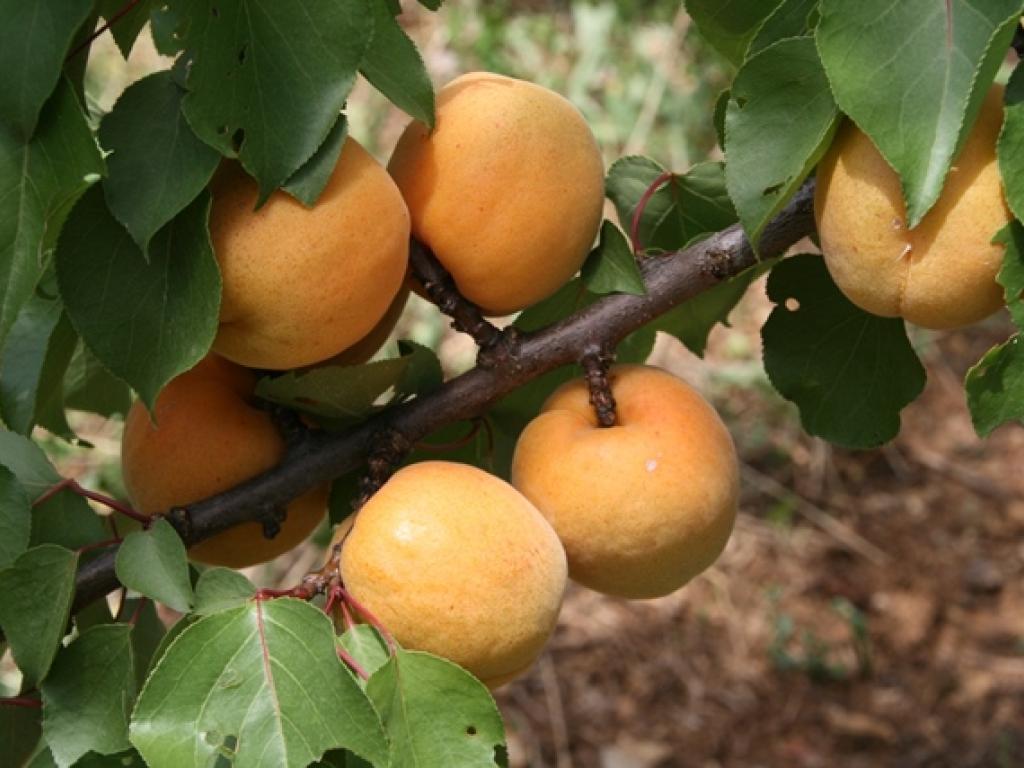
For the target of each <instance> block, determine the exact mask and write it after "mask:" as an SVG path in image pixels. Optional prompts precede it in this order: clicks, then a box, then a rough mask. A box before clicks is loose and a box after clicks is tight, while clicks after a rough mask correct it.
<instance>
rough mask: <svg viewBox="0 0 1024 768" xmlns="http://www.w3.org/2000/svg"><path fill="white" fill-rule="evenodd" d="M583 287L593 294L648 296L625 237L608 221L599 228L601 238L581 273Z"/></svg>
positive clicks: (638, 267)
mask: <svg viewBox="0 0 1024 768" xmlns="http://www.w3.org/2000/svg"><path fill="white" fill-rule="evenodd" d="M580 276H581V277H582V278H583V284H584V285H585V286H586V287H587V290H589V291H591V292H592V293H598V294H606V293H631V294H633V295H636V296H642V295H644V294H645V293H647V287H646V286H645V285H644V277H643V275H641V274H640V266H639V265H638V264H637V263H636V256H634V255H633V249H632V248H630V247H629V243H627V242H626V236H625V235H623V234H622V232H621V231H620V230H619V228H618V227H616V226H615V225H614V224H612V223H611V222H610V221H605V222H604V223H603V224H601V237H600V239H599V240H598V243H597V247H596V248H595V249H594V250H593V251H591V252H590V255H589V256H588V257H587V260H586V262H584V264H583V270H582V272H581V273H580Z"/></svg>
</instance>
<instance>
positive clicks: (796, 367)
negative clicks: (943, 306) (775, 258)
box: [761, 254, 925, 448]
mask: <svg viewBox="0 0 1024 768" xmlns="http://www.w3.org/2000/svg"><path fill="white" fill-rule="evenodd" d="M768 298H769V299H771V300H772V301H773V302H774V303H775V304H776V305H777V306H776V307H775V308H774V309H773V310H772V313H771V316H770V317H769V318H768V322H766V323H765V324H764V327H763V328H762V329H761V338H762V341H763V342H764V367H765V370H766V371H767V373H768V378H769V379H771V382H772V384H773V385H774V386H775V388H776V389H777V390H778V391H779V393H780V394H781V395H782V396H783V397H785V398H786V399H787V400H792V401H793V402H794V403H796V405H797V407H798V408H799V409H800V420H801V422H802V423H803V426H804V429H805V430H806V431H807V432H808V433H809V434H812V435H816V436H818V437H822V438H824V439H826V440H829V441H830V442H833V443H836V444H838V445H842V446H845V447H848V448H872V447H875V446H878V445H881V444H882V443H884V442H886V441H888V440H891V439H892V438H893V437H895V436H896V434H897V433H898V432H899V428H900V411H901V410H902V409H903V407H904V406H905V405H907V404H908V403H910V402H911V401H912V400H914V399H915V398H916V397H917V396H918V395H919V394H920V393H921V390H922V389H923V388H924V382H925V372H924V368H923V367H922V366H921V362H920V361H919V360H918V359H917V356H916V355H915V354H914V350H913V348H912V347H911V346H910V342H909V340H908V339H907V333H906V329H905V328H904V325H903V321H902V320H899V319H893V318H882V317H876V316H874V315H869V314H868V313H866V312H864V311H863V310H861V309H859V308H857V307H855V306H854V305H853V304H851V303H850V301H849V300H848V299H847V298H846V297H845V296H843V294H842V293H841V292H840V291H839V289H838V288H837V287H836V286H835V283H833V282H832V278H831V277H830V276H829V274H828V270H827V269H826V268H825V262H824V260H823V259H822V258H821V257H820V256H814V255H807V254H805V255H800V256H793V257H790V258H787V259H784V260H782V261H781V262H779V263H778V264H777V265H776V266H775V268H774V269H772V272H771V275H770V276H769V277H768Z"/></svg>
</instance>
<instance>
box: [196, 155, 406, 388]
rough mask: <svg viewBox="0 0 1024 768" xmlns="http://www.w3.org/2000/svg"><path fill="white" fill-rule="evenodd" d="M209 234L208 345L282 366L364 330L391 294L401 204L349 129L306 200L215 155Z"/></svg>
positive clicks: (399, 263) (332, 350)
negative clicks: (212, 282)
mask: <svg viewBox="0 0 1024 768" xmlns="http://www.w3.org/2000/svg"><path fill="white" fill-rule="evenodd" d="M212 191H213V207H212V210H211V212H210V235H211V237H212V239H213V246H214V252H215V253H216V256H217V262H218V263H219V264H220V270H221V276H222V279H223V284H224V288H223V297H222V303H221V313H220V327H219V329H218V332H217V338H216V340H215V341H214V347H213V348H214V351H215V352H217V353H218V354H220V355H222V356H224V357H226V358H228V359H230V360H233V361H234V362H236V363H239V364H241V365H246V366H250V367H253V368H269V369H274V370H284V369H290V368H297V367H300V366H304V365H311V364H313V363H317V362H320V361H322V360H326V359H327V358H329V357H332V356H334V355H337V354H339V353H341V352H343V351H344V350H346V349H348V348H349V347H351V346H352V345H353V344H355V343H356V342H358V341H359V340H360V339H362V338H363V337H365V336H366V335H367V334H368V333H369V332H370V330H371V329H372V328H373V327H374V326H375V325H376V324H377V323H378V322H379V321H380V320H381V318H382V317H383V316H384V315H385V313H386V312H387V310H388V307H389V306H391V304H392V301H393V300H394V299H395V296H396V295H397V294H398V292H399V289H400V287H401V285H402V280H403V277H404V276H405V272H406V266H407V262H408V253H409V212H408V210H407V209H406V207H405V203H404V202H403V201H402V196H401V194H400V193H399V192H398V189H397V187H395V184H394V182H393V181H392V180H391V178H390V177H389V176H388V174H387V172H386V171H385V170H384V169H383V168H382V167H381V166H380V165H378V163H377V162H376V161H375V160H374V159H373V158H372V157H370V155H369V154H367V152H366V151H365V150H364V149H363V148H362V147H361V146H360V145H359V144H358V143H357V142H356V141H355V140H353V139H346V140H345V144H344V146H343V147H342V151H341V156H340V158H339V160H338V164H337V166H336V167H335V169H334V172H333V174H332V175H331V178H330V180H329V181H328V182H327V186H326V187H325V188H324V191H323V194H321V196H320V198H319V200H317V202H316V205H314V206H313V207H312V208H306V207H304V206H303V205H302V204H301V203H299V202H298V201H296V200H295V199H293V198H292V197H290V196H289V195H287V194H286V193H284V192H281V191H278V192H275V193H274V194H272V195H271V196H270V199H269V200H267V202H266V203H265V204H264V205H263V207H261V208H260V209H259V210H254V207H255V205H256V199H257V194H258V190H257V186H256V183H255V182H254V181H253V180H252V179H251V178H249V176H247V175H246V174H245V172H244V171H243V170H242V168H241V166H240V165H238V164H237V163H225V164H224V165H223V166H222V167H221V168H220V170H219V171H218V173H217V174H216V176H215V177H214V180H213V184H212Z"/></svg>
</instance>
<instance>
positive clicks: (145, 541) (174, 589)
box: [114, 520, 192, 613]
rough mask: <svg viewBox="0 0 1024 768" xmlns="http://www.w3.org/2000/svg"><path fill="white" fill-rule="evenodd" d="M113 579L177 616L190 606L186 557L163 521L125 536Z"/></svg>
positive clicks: (186, 610) (169, 526)
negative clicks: (166, 607) (160, 604)
mask: <svg viewBox="0 0 1024 768" xmlns="http://www.w3.org/2000/svg"><path fill="white" fill-rule="evenodd" d="M114 569H115V573H116V574H117V579H118V581H120V582H121V583H122V584H124V585H125V586H126V587H128V588H129V589H134V590H135V591H136V592H138V593H140V594H142V595H145V596H146V597H149V598H152V599H153V600H156V601H157V602H158V603H163V604H164V605H166V606H168V607H169V608H173V609H174V610H176V611H179V612H180V613H188V612H189V609H191V607H192V582H191V580H190V579H189V575H188V555H187V554H186V552H185V545H184V543H182V541H181V538H180V537H179V536H178V533H177V531H175V530H174V528H173V527H172V526H171V524H170V523H168V522H167V521H166V520H156V521H155V522H154V523H153V524H152V525H150V526H149V529H148V530H145V531H135V532H134V533H129V534H128V535H127V536H125V538H124V543H122V544H121V546H120V547H119V548H118V551H117V560H116V561H115V565H114Z"/></svg>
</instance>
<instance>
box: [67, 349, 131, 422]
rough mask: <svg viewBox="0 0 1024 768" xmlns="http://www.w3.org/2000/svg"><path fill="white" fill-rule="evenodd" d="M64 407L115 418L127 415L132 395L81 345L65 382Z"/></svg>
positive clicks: (121, 382)
mask: <svg viewBox="0 0 1024 768" xmlns="http://www.w3.org/2000/svg"><path fill="white" fill-rule="evenodd" d="M64 404H65V405H66V406H67V407H68V408H73V409H75V410H79V411H89V412H90V413H98V414H99V415H100V416H108V417H109V416H113V415H114V414H121V415H122V416H123V415H125V414H127V413H128V408H129V407H130V406H131V404H132V393H131V390H130V389H129V388H128V385H127V384H125V383H124V382H123V381H121V380H120V379H117V378H115V377H114V376H113V375H112V374H111V373H110V372H109V371H107V369H106V368H104V367H103V366H102V365H101V364H100V362H99V361H98V360H97V359H96V356H95V355H93V354H92V352H90V351H89V350H88V349H87V348H86V347H85V346H84V345H81V344H80V345H79V346H78V349H77V350H76V351H75V355H74V357H72V358H71V364H70V365H69V366H68V373H67V377H66V378H65V380H64Z"/></svg>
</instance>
